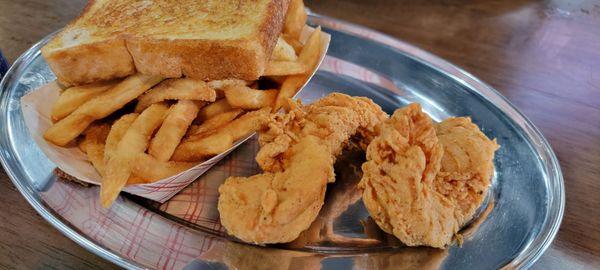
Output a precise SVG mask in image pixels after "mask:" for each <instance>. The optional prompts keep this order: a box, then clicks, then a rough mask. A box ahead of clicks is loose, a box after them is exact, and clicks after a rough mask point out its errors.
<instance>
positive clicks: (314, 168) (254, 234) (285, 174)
mask: <svg viewBox="0 0 600 270" xmlns="http://www.w3.org/2000/svg"><path fill="white" fill-rule="evenodd" d="M290 104H291V105H292V106H291V110H290V112H289V113H287V114H285V115H283V116H279V117H277V119H275V120H274V121H273V122H271V123H270V124H269V128H268V130H267V131H266V132H260V143H261V149H260V150H259V152H258V155H257V158H256V159H257V162H258V163H259V165H260V167H261V168H262V169H263V170H264V171H265V173H263V174H259V175H254V176H251V177H247V178H246V177H230V178H228V179H227V180H226V181H225V183H224V184H223V185H221V187H219V193H220V196H219V203H218V209H219V213H220V216H221V224H223V226H224V227H225V228H226V229H227V231H228V232H229V234H231V235H233V236H236V237H238V238H239V239H241V240H242V241H245V242H251V243H255V244H268V243H285V242H290V241H293V240H294V239H296V238H297V237H298V235H299V234H300V233H301V232H302V231H304V230H306V229H307V228H308V227H309V226H310V224H311V223H312V222H313V221H314V220H315V218H316V217H317V215H318V213H319V211H320V209H321V207H322V206H323V201H324V197H325V190H326V186H327V183H328V182H333V181H334V180H335V175H334V170H333V163H334V162H335V157H336V155H338V154H339V153H340V152H341V150H342V148H343V146H344V145H345V143H346V142H347V141H348V140H349V139H350V138H351V137H352V136H354V135H355V134H358V135H360V136H361V137H362V138H364V140H369V138H372V135H371V134H374V131H375V126H376V125H377V124H378V123H379V122H380V121H381V120H383V119H385V118H386V117H387V115H386V114H385V113H384V112H383V111H382V110H381V108H380V107H379V106H377V105H375V104H374V103H373V102H372V101H370V100H369V99H366V98H354V97H350V96H347V95H343V94H337V93H334V94H330V95H328V96H327V97H324V98H323V99H321V100H319V101H317V102H315V103H313V104H311V105H308V106H302V105H301V104H300V103H295V102H291V103H290ZM366 144H368V141H367V142H365V145H366Z"/></svg>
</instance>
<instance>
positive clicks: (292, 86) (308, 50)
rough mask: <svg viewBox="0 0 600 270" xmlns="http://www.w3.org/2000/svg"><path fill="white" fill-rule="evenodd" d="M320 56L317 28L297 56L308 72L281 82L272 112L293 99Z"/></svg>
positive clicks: (319, 37)
mask: <svg viewBox="0 0 600 270" xmlns="http://www.w3.org/2000/svg"><path fill="white" fill-rule="evenodd" d="M320 55H321V27H317V29H315V31H314V32H312V34H311V35H310V37H308V40H307V41H306V44H304V48H302V51H301V52H300V55H299V56H298V61H300V62H302V63H304V64H305V65H306V66H307V67H309V72H308V73H306V74H299V75H292V76H288V77H287V78H286V79H285V81H283V84H282V85H281V88H280V89H279V94H278V95H277V99H276V101H275V106H274V108H273V111H278V110H279V109H280V108H281V107H283V106H284V105H285V104H286V100H287V99H288V98H291V97H293V96H294V95H295V94H296V92H298V90H299V89H300V87H302V85H304V83H306V80H308V77H309V76H310V72H312V70H313V69H314V68H315V66H316V65H317V64H318V63H319V58H320V57H319V56H320Z"/></svg>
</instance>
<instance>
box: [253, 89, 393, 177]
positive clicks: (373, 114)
mask: <svg viewBox="0 0 600 270" xmlns="http://www.w3.org/2000/svg"><path fill="white" fill-rule="evenodd" d="M290 107H291V109H290V112H289V113H287V114H285V115H283V116H279V117H278V118H277V119H276V120H274V121H272V122H271V124H270V125H269V129H268V130H267V131H266V132H263V133H261V134H260V139H259V143H260V145H261V149H260V151H259V152H258V154H257V156H256V161H257V162H258V165H259V166H260V167H261V169H263V170H264V171H269V172H276V171H282V170H283V168H285V167H286V166H287V165H286V163H287V162H289V161H290V152H289V149H291V146H292V145H293V144H294V143H296V142H298V141H300V139H301V138H303V137H305V136H307V135H314V136H317V137H319V138H321V140H322V143H323V145H322V146H321V147H322V149H323V151H330V152H331V155H333V156H337V155H339V154H340V153H341V151H342V149H343V148H344V146H345V144H346V142H347V141H348V139H349V138H350V137H352V136H354V135H358V136H359V137H360V139H359V140H358V142H359V143H360V145H361V146H362V147H363V149H366V146H367V145H368V144H369V143H370V142H371V140H372V139H373V137H374V135H375V126H376V125H377V124H379V123H380V122H382V121H384V120H385V119H387V117H388V115H387V114H386V113H385V112H383V111H382V110H381V107H379V105H377V104H375V103H374V102H373V101H372V100H370V99H368V98H365V97H351V96H348V95H345V94H341V93H332V94H329V95H327V96H326V97H324V98H321V99H319V100H317V101H316V102H314V103H312V104H310V105H308V106H302V105H301V104H300V103H294V102H292V103H291V104H290ZM334 161H335V160H334ZM333 181H334V176H333V175H332V178H331V179H330V181H329V182H333Z"/></svg>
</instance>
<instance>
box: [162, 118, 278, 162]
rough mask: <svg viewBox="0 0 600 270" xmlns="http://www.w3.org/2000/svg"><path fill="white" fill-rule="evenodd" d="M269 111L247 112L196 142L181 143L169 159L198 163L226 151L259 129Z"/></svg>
mask: <svg viewBox="0 0 600 270" xmlns="http://www.w3.org/2000/svg"><path fill="white" fill-rule="evenodd" d="M269 116H270V113H269V109H268V108H265V109H261V110H258V111H252V112H248V113H246V114H244V115H242V116H241V117H239V118H238V119H235V120H233V121H232V122H231V123H229V124H227V125H225V126H223V127H221V128H219V130H217V131H216V132H215V133H213V134H212V135H209V136H208V137H204V138H201V139H198V140H185V141H183V142H182V143H181V144H180V145H179V146H178V147H177V149H175V153H173V156H172V157H171V159H172V160H174V161H199V160H202V159H206V158H207V157H210V156H214V155H218V154H220V153H223V152H225V151H227V150H228V149H229V148H231V146H232V145H233V143H234V142H235V141H237V140H239V139H241V138H243V137H245V136H248V135H250V134H251V133H252V132H254V131H256V130H258V129H260V128H261V127H262V126H263V125H265V124H266V123H267V122H268V121H269Z"/></svg>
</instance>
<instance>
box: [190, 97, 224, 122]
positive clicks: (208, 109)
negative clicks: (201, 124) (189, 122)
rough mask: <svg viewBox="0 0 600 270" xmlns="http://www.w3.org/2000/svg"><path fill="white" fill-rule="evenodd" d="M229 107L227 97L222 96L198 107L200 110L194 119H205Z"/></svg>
mask: <svg viewBox="0 0 600 270" xmlns="http://www.w3.org/2000/svg"><path fill="white" fill-rule="evenodd" d="M231 109H232V107H231V105H229V103H227V99H225V98H222V99H219V100H217V101H215V102H213V103H210V104H208V105H206V106H204V108H202V109H200V111H199V112H198V117H197V118H196V119H198V120H200V121H205V120H206V119H209V118H211V117H213V116H215V115H217V114H220V113H224V112H227V111H230V110H231Z"/></svg>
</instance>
